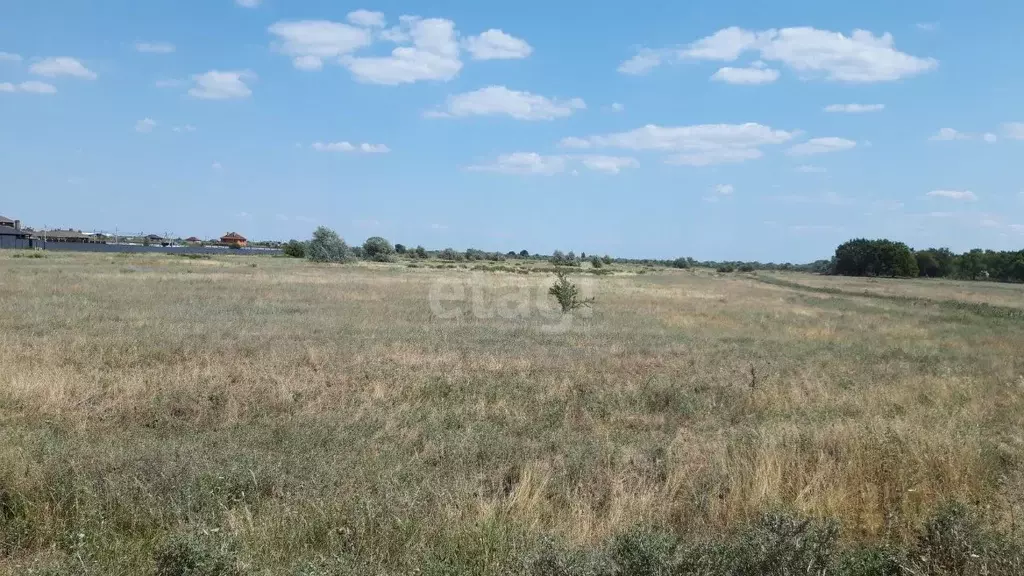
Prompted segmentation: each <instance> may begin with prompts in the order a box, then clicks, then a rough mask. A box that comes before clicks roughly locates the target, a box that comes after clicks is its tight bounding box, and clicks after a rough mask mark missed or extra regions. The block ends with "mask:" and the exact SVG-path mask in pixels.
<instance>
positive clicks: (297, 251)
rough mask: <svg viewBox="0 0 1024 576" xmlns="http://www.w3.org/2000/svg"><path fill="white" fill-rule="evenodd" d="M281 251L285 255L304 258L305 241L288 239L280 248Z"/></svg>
mask: <svg viewBox="0 0 1024 576" xmlns="http://www.w3.org/2000/svg"><path fill="white" fill-rule="evenodd" d="M281 251H282V252H283V253H284V255H285V256H289V257H291V258H305V257H306V243H305V242H299V241H298V240H289V241H288V242H286V243H285V245H284V246H283V247H282V248H281Z"/></svg>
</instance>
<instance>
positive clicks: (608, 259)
mask: <svg viewBox="0 0 1024 576" xmlns="http://www.w3.org/2000/svg"><path fill="white" fill-rule="evenodd" d="M601 262H604V263H605V264H611V263H612V257H611V256H609V255H607V254H605V255H604V256H602V257H601Z"/></svg>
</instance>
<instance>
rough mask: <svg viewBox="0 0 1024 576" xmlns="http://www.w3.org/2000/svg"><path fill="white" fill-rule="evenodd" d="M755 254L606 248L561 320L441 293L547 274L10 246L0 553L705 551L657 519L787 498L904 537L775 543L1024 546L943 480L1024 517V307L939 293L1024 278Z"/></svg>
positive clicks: (279, 557)
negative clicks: (651, 257)
mask: <svg viewBox="0 0 1024 576" xmlns="http://www.w3.org/2000/svg"><path fill="white" fill-rule="evenodd" d="M766 276H767V275H765V274H762V275H761V276H760V277H758V276H755V275H717V274H715V273H712V272H709V271H675V270H662V271H658V272H652V273H647V274H643V275H635V274H617V275H613V276H603V277H592V278H590V279H589V280H588V281H589V282H590V283H591V284H592V285H593V295H594V296H595V297H596V299H597V303H596V305H595V306H594V309H593V311H592V314H590V316H589V317H587V318H576V319H574V321H573V322H572V324H571V325H570V326H569V327H568V328H567V329H566V330H563V331H559V330H550V329H547V327H548V326H550V325H551V323H552V319H551V317H550V316H548V315H544V314H541V313H540V312H536V311H534V312H531V313H529V314H518V315H510V314H500V313H495V314H491V315H490V316H491V317H477V316H486V315H485V314H478V315H476V316H475V315H473V314H470V313H469V311H470V308H471V307H472V306H470V305H469V304H466V305H464V306H463V308H464V313H463V314H462V315H460V316H459V317H457V318H451V319H448V318H439V317H438V316H437V315H436V314H435V313H434V312H433V311H432V308H431V299H430V294H431V293H432V290H433V289H436V286H437V285H438V283H439V282H448V283H452V282H456V283H459V282H461V283H466V284H467V285H468V284H469V283H472V284H473V285H474V286H478V287H480V289H479V292H480V294H481V295H480V296H479V299H480V302H482V303H483V305H482V308H481V307H480V306H476V307H474V309H484V310H486V309H487V306H488V305H489V304H488V303H493V302H498V301H501V299H502V298H503V297H508V296H509V295H523V294H529V295H530V296H529V298H530V299H531V300H530V302H531V304H530V305H531V306H534V305H535V302H533V301H534V300H537V299H538V296H536V294H537V288H538V287H540V288H541V289H543V287H544V286H545V285H548V284H550V282H551V277H550V276H548V275H541V274H530V275H523V274H508V273H483V272H470V271H466V270H435V269H430V268H416V269H412V268H407V267H405V266H404V265H402V264H395V265H386V264H381V265H369V264H355V265H347V266H317V265H312V264H308V263H306V262H303V261H295V260H288V259H280V258H270V257H220V258H215V259H209V260H205V259H198V260H191V259H186V258H181V257H173V256H154V255H134V256H123V255H109V254H60V253H48V254H47V255H46V257H45V258H40V259H35V258H25V257H20V258H15V257H14V255H13V254H12V253H10V252H3V253H0V574H32V573H37V574H54V575H56V574H61V575H63V574H182V575H185V574H295V575H299V574H302V575H307V576H311V575H317V574H396V575H397V574H452V575H455V574H487V575H498V574H519V573H530V574H536V575H539V574H555V575H559V574H584V573H586V574H638V575H639V574H670V573H671V574H690V573H693V574H698V573H699V574H712V573H719V572H714V569H713V568H699V567H692V572H686V571H684V569H683V568H680V567H679V566H676V568H673V570H675V571H674V572H673V571H668V569H667V568H664V567H663V566H662V565H660V564H659V565H658V566H662V567H658V566H654V565H653V564H650V562H655V561H656V560H657V558H655V557H656V556H657V554H654V553H652V552H650V550H652V549H653V548H657V547H658V546H662V547H664V546H666V544H665V542H666V538H669V537H671V538H674V539H676V540H674V541H677V542H683V543H693V545H697V544H698V543H706V542H716V541H717V542H725V541H727V540H729V539H730V538H732V539H735V538H740V537H741V536H738V535H741V534H742V533H743V531H744V530H747V529H748V527H750V526H756V525H758V522H762V525H763V524H764V520H763V518H765V517H764V515H765V514H766V513H770V512H775V513H778V514H779V515H783V514H784V515H787V516H786V517H793V518H807V519H811V520H812V521H813V522H812V524H809V525H808V526H826V524H827V523H828V522H829V521H834V522H835V525H836V526H837V527H838V530H839V536H838V538H837V539H836V540H835V543H834V547H835V548H836V550H838V551H837V552H836V554H837V555H840V556H841V555H842V554H845V552H843V551H850V550H864V549H869V550H883V549H889V548H892V549H898V550H905V551H911V552H908V553H907V554H905V555H904V556H900V558H903V559H902V560H900V561H899V562H896V564H899V566H898V567H897V568H891V570H896V571H890V572H885V571H883V570H886V569H889V568H885V569H883V568H878V567H877V566H876V567H874V568H872V567H871V566H875V565H874V564H871V561H873V560H871V561H868V560H864V561H861V560H858V562H861V564H858V566H861V568H857V567H856V566H854V567H853V568H851V567H850V566H853V565H854V564H856V562H854V563H853V564H844V566H845V567H844V568H843V567H833V568H829V569H828V570H836V571H835V572H833V571H827V570H825V569H824V568H821V567H820V566H817V567H812V566H810V565H807V566H804V567H803V571H800V570H797V569H793V570H789V571H782V569H781V568H764V566H781V565H782V564H759V566H762V568H761V569H760V571H761V572H760V573H773V574H774V573H778V574H832V573H837V574H838V573H840V572H838V570H840V568H842V570H847V571H846V572H842V573H843V574H863V575H868V574H931V573H934V574H954V573H955V574H983V573H1005V574H1010V573H1013V572H1012V570H1013V569H1012V568H1001V569H1003V570H1005V571H1004V572H998V570H997V568H998V566H1002V565H1001V564H998V562H996V563H994V564H990V565H985V566H982V563H984V562H987V561H988V558H987V557H985V555H986V554H989V551H988V549H985V550H981V548H979V546H981V544H977V543H976V541H975V540H971V538H974V536H972V535H970V534H968V535H963V534H961V533H960V528H958V527H957V526H960V525H959V524H957V525H956V526H954V527H953V528H950V529H949V530H946V528H948V527H949V526H951V524H950V523H956V522H959V521H960V520H958V519H957V518H953V519H952V520H950V519H949V516H941V514H942V512H941V511H943V510H948V509H950V506H951V503H954V502H959V503H962V504H963V505H964V506H965V507H966V509H967V510H968V512H969V514H970V518H971V522H973V523H974V524H971V525H970V526H971V529H976V530H978V531H983V532H985V533H986V534H999V535H1001V536H1000V538H1004V539H1006V540H1007V541H1008V542H1012V541H1015V540H1016V538H1017V537H1018V533H1019V526H1018V525H1019V523H1020V522H1021V520H1022V519H1024V516H1022V513H1024V510H1022V504H1024V476H1022V469H1021V462H1022V457H1024V428H1022V424H1024V320H1022V319H1020V318H1018V317H1014V316H1012V315H1010V314H1007V315H1000V313H999V311H1000V310H1004V308H993V309H992V310H991V311H992V312H993V313H986V314H981V313H977V310H975V309H974V308H971V307H966V308H963V309H958V308H955V307H951V306H948V305H941V304H939V302H942V301H947V300H957V299H959V300H963V301H965V302H987V303H990V304H995V305H999V306H1004V307H1007V308H1012V307H1022V306H1024V290H1022V289H1021V287H1020V286H1002V285H993V284H980V283H979V284H974V283H953V282H925V281H913V282H908V281H890V280H877V281H854V280H844V279H835V278H827V277H814V276H809V275H797V274H794V275H781V274H780V275H776V276H773V277H767V278H766ZM773 279H774V281H776V283H771V281H773ZM766 280H768V281H766ZM798 285H806V286H809V287H819V288H820V287H826V288H827V287H834V288H837V289H840V290H843V291H848V292H850V293H851V294H828V293H822V292H820V291H819V292H815V291H812V290H806V289H801V288H800V287H799V286H798ZM865 290H870V291H872V292H873V293H874V296H872V297H867V296H863V295H855V293H858V292H864V291H865ZM891 295H907V296H912V297H914V298H915V305H913V306H908V305H907V302H906V301H904V300H901V299H899V298H888V297H887V296H891ZM519 297H520V296H513V298H519ZM523 297H524V298H525V296H523ZM931 299H934V300H935V301H936V302H937V303H936V304H935V305H929V304H928V301H929V300H931ZM516 302H518V300H516ZM456 305H457V303H452V302H448V303H446V304H445V306H447V307H448V309H451V308H452V307H454V306H456ZM531 309H532V308H531ZM509 316H513V317H509ZM936 514H940V517H939V519H938V520H936V519H935V518H936ZM794 522H795V524H796V525H798V526H801V527H802V526H805V525H804V524H802V523H800V522H799V521H794ZM943 522H945V523H943ZM963 522H967V520H963ZM966 525H967V524H964V526H966ZM929 526H931V528H928V527H929ZM776 528H778V526H776ZM821 530H825V531H827V530H826V528H821ZM929 530H931V531H929ZM943 530H946V531H945V532H943ZM776 532H778V530H776ZM629 534H634V535H636V534H639V535H640V536H634V537H633V539H632V540H630V539H629V538H627V537H625V536H623V535H629ZM950 534H953V535H952V536H950ZM658 535H668V536H658ZM624 538H625V539H624ZM936 538H938V539H939V540H936ZM942 538H947V540H942ZM957 538H960V539H961V540H965V541H966V540H970V542H968V543H967V544H964V545H963V546H966V547H965V548H963V550H964V553H963V556H964V558H967V559H966V560H963V559H960V558H959V557H957V558H952V557H951V558H952V559H948V561H947V560H942V559H941V558H939V559H938V560H935V559H934V558H933V559H931V560H928V559H922V558H923V556H922V554H924V555H927V554H928V553H932V554H933V555H934V554H939V553H938V552H936V550H939V549H945V548H947V547H949V548H951V547H953V546H954V545H959V544H958V543H959V542H960V540H957ZM979 538H980V537H979ZM798 539H799V538H798ZM954 541H955V542H954ZM978 541H980V540H978ZM1000 541H1001V542H1002V540H1000ZM935 542H939V544H936V543H935ZM609 543H611V544H609ZM630 546H632V548H630ZM794 546H796V547H797V548H800V546H804V548H802V549H801V550H803V552H800V553H801V554H802V553H805V552H806V553H808V554H809V553H811V552H807V550H806V547H807V544H806V542H803V541H801V542H798V543H797V544H795V545H794ZM922 546H923V547H924V548H922ZM928 546H931V548H928ZM1000 546H1011V545H1010V544H1007V543H1005V542H1003V543H1002V544H1000ZM652 547H653V548H652ZM865 547H871V548H865ZM762 548H763V547H762ZM708 549H709V550H710V549H711V548H708ZM1011 549H1013V548H1012V546H1011V547H1010V548H1001V549H1000V550H1011ZM552 550H555V551H552ZM606 550H611V551H612V552H608V554H605V555H604V556H601V554H604V552H601V551H606ZM921 550H923V551H924V552H921ZM958 550H959V549H958ZM556 551H557V552H556ZM616 551H617V552H616ZM812 552H813V551H812ZM587 554H591V556H590V557H591V560H587V561H583V560H580V561H579V563H578V564H579V566H583V565H584V564H587V562H591V561H592V563H593V565H590V564H587V566H584V567H573V566H575V565H573V562H576V560H569V559H567V558H570V557H571V558H577V557H579V558H582V557H584V556H587ZM609 554H610V556H609ZM615 554H618V556H615ZM951 554H952V553H951ZM560 555H561V556H560ZM997 555H999V556H1001V557H1002V558H1003V560H1005V559H1006V558H1007V557H1009V556H1011V555H1012V553H1011V552H1005V553H999V554H997ZM598 556H601V557H602V558H605V560H606V561H607V562H609V563H610V564H609V565H610V566H612V567H611V568H600V567H598V568H594V566H597V565H598V564H600V561H599V559H597V558H598ZM862 556H863V557H867V556H864V555H862ZM937 557H938V556H936V558H937ZM979 557H980V558H979ZM609 558H610V560H609ZM636 558H640V560H636ZM651 558H655V560H651ZM971 558H974V559H975V560H977V562H976V561H975V560H971ZM631 559H632V560H631ZM645 559H646V560H645ZM869 560H870V559H869ZM657 561H658V562H660V561H661V560H657ZM1007 561H1009V560H1007ZM631 562H633V563H632V564H631ZM637 562H639V564H637ZM644 562H648V564H644ZM766 562H769V560H766ZM780 562H781V561H780ZM928 562H931V564H928ZM958 562H959V564H958ZM993 562H995V561H994V560H993ZM798 563H799V562H794V564H798ZM915 563H916V564H915ZM869 564H870V566H869ZM997 565H998V566H997ZM652 566H654V567H652ZM864 566H868V567H867V568H864ZM879 566H880V564H879ZM1017 567H1018V568H1019V565H1017ZM663 568H664V569H663ZM701 569H705V570H706V571H705V572H700V571H699V570H701ZM859 569H862V571H861V572H856V570H859ZM190 570H191V571H190ZM574 570H575V571H574ZM586 570H591V572H587V571H586ZM600 570H605V571H604V572H601V571H600ZM631 570H632V571H631ZM872 570H874V571H872ZM900 570H906V571H905V572H903V571H900ZM957 570H960V571H959V572H958V571H957ZM984 570H988V572H985V571H984ZM721 573H725V572H721ZM729 573H730V574H754V573H757V569H756V568H749V570H748V571H747V572H743V571H742V570H740V569H738V568H737V569H735V570H734V571H733V572H729Z"/></svg>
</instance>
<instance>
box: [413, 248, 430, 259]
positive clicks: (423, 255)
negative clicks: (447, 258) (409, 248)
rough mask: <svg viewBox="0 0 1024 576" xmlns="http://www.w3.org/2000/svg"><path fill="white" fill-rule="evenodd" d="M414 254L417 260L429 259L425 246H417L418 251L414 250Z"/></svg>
mask: <svg viewBox="0 0 1024 576" xmlns="http://www.w3.org/2000/svg"><path fill="white" fill-rule="evenodd" d="M413 254H415V255H416V257H417V258H421V259H424V260H425V259H427V257H428V254H427V249H426V248H424V247H423V246H417V247H416V249H415V250H413Z"/></svg>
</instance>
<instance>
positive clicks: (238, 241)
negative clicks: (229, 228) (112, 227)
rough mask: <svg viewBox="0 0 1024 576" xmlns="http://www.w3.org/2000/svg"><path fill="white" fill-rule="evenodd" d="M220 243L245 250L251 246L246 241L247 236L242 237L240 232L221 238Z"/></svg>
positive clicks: (230, 233) (229, 233)
mask: <svg viewBox="0 0 1024 576" xmlns="http://www.w3.org/2000/svg"><path fill="white" fill-rule="evenodd" d="M220 242H221V244H224V245H225V246H230V247H232V248H244V247H245V246H246V245H248V244H249V241H248V240H246V239H245V236H242V235H241V234H239V233H238V232H228V233H227V234H225V235H223V236H221V237H220Z"/></svg>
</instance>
